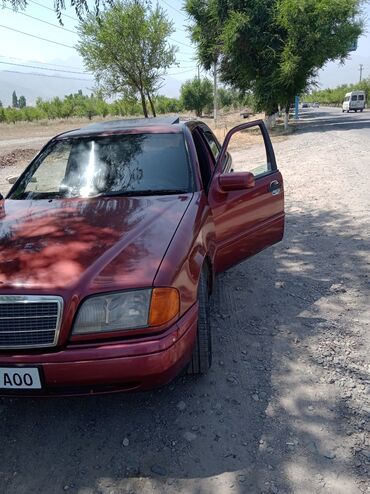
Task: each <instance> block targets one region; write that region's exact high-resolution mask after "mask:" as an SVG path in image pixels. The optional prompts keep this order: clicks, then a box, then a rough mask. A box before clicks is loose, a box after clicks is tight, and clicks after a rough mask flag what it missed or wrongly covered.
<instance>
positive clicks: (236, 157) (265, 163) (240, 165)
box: [228, 125, 272, 178]
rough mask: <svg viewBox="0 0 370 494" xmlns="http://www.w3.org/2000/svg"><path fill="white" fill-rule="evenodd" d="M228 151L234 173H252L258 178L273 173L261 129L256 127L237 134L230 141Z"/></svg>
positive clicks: (231, 169) (231, 170)
mask: <svg viewBox="0 0 370 494" xmlns="http://www.w3.org/2000/svg"><path fill="white" fill-rule="evenodd" d="M228 151H229V153H230V155H231V159H232V164H231V167H230V173H232V172H251V173H253V175H254V176H255V177H256V178H259V177H262V176H263V175H266V174H268V173H270V172H271V171H272V165H271V159H270V157H269V155H268V152H267V148H266V145H265V140H264V138H263V134H262V131H261V128H260V127H259V126H258V125H256V126H254V127H251V128H248V129H244V130H241V131H239V132H236V133H235V134H234V135H233V136H232V137H231V140H230V143H229V146H228Z"/></svg>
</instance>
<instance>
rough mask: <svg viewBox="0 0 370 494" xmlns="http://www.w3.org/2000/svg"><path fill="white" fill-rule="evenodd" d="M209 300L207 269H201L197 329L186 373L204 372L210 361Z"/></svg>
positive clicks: (209, 365)
mask: <svg viewBox="0 0 370 494" xmlns="http://www.w3.org/2000/svg"><path fill="white" fill-rule="evenodd" d="M209 304H210V301H209V290H208V277H207V271H205V270H203V271H202V274H201V275H200V279H199V284H198V306H199V309H198V330H197V339H196V342H195V347H194V350H193V355H192V357H191V360H190V364H189V367H188V369H187V372H188V374H192V375H195V374H198V375H199V374H206V372H207V371H208V369H209V368H210V367H211V363H212V339H211V324H210V306H209Z"/></svg>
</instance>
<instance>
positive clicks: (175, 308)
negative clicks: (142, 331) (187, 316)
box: [149, 288, 180, 326]
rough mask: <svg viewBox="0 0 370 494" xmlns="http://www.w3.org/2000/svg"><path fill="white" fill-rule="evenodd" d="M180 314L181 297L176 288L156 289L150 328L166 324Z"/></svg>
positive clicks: (151, 305)
mask: <svg viewBox="0 0 370 494" xmlns="http://www.w3.org/2000/svg"><path fill="white" fill-rule="evenodd" d="M179 312H180V295H179V292H178V291H177V290H176V288H154V289H153V292H152V299H151V303H150V312H149V326H160V325H162V324H166V323H167V322H168V321H171V319H173V318H174V317H176V316H177V315H178V314H179Z"/></svg>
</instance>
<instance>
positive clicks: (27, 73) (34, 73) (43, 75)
mask: <svg viewBox="0 0 370 494" xmlns="http://www.w3.org/2000/svg"><path fill="white" fill-rule="evenodd" d="M2 72H10V73H12V74H22V75H34V76H37V77H52V78H55V79H66V80H69V81H86V82H90V83H91V82H92V79H82V78H80V77H63V76H61V75H50V74H37V73H36V72H20V71H18V70H2Z"/></svg>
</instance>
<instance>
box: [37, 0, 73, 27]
mask: <svg viewBox="0 0 370 494" xmlns="http://www.w3.org/2000/svg"><path fill="white" fill-rule="evenodd" d="M28 2H29V3H33V4H35V5H38V6H39V7H42V8H43V9H46V10H50V11H51V12H53V13H54V14H55V10H54V9H51V8H50V7H47V6H46V5H42V4H41V3H38V2H35V1H34V0H28ZM62 16H63V17H67V18H68V19H72V20H73V21H77V22H80V21H79V20H78V19H77V17H72V16H71V15H68V14H64V13H63V14H62Z"/></svg>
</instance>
